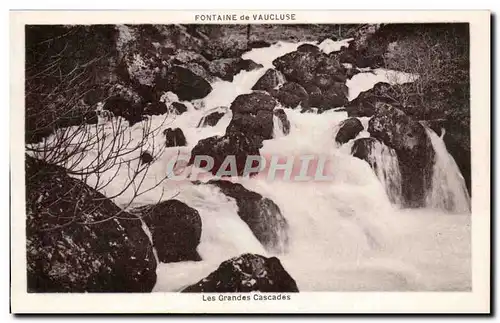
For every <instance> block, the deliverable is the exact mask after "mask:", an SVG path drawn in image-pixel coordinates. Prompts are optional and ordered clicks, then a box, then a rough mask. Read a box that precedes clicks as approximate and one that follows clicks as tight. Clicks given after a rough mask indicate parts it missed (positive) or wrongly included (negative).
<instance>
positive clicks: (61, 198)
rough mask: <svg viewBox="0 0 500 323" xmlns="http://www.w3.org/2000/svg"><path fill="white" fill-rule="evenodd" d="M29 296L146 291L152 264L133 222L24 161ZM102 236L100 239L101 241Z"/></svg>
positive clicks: (57, 174) (152, 278)
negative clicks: (35, 293) (39, 293)
mask: <svg viewBox="0 0 500 323" xmlns="http://www.w3.org/2000/svg"><path fill="white" fill-rule="evenodd" d="M26 214H27V217H26V252H27V254H26V256H27V276H28V277H27V278H28V281H27V282H28V292H63V293H64V292H66V293H67V292H72V293H83V292H114V293H119V292H150V291H151V290H152V289H153V287H154V285H155V283H156V260H155V258H154V254H153V250H152V246H151V243H150V241H149V239H148V237H147V235H146V234H145V232H144V231H143V229H142V227H141V222H140V221H139V219H137V217H135V216H133V215H132V214H130V213H128V212H124V211H123V210H121V209H120V208H119V207H118V206H116V205H115V204H114V203H113V202H111V201H110V200H109V199H108V198H106V197H105V196H104V195H102V194H101V193H99V192H98V191H96V190H94V189H92V188H91V187H89V186H88V185H86V184H85V183H83V182H81V181H79V180H77V179H74V178H72V177H69V176H68V175H67V174H66V171H65V170H64V169H63V168H61V167H58V166H53V165H49V164H46V163H45V162H42V161H39V160H36V159H33V158H31V157H28V156H26ZM103 237H105V238H103Z"/></svg>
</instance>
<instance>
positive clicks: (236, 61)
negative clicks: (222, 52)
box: [208, 57, 262, 82]
mask: <svg viewBox="0 0 500 323" xmlns="http://www.w3.org/2000/svg"><path fill="white" fill-rule="evenodd" d="M261 67H262V65H260V64H257V63H255V62H254V61H252V60H251V59H242V58H239V57H238V58H223V59H218V60H214V61H211V62H210V63H209V65H208V71H209V72H210V73H211V74H212V75H215V76H217V77H220V78H221V79H223V80H224V81H229V82H232V81H233V79H234V76H235V75H236V74H238V73H239V72H241V71H252V70H254V69H257V68H261Z"/></svg>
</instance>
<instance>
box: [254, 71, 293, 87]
mask: <svg viewBox="0 0 500 323" xmlns="http://www.w3.org/2000/svg"><path fill="white" fill-rule="evenodd" d="M284 79H285V77H284V76H283V75H282V74H281V72H279V71H277V70H275V69H273V68H270V69H268V70H267V71H266V72H265V73H264V75H262V76H261V77H260V78H259V80H258V81H257V83H255V85H254V86H253V87H252V90H262V91H267V92H271V91H272V90H273V89H275V88H276V87H277V86H278V85H279V84H280V83H281V82H282V81H283V80H284Z"/></svg>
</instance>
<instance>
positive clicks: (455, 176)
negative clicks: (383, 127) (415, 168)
mask: <svg viewBox="0 0 500 323" xmlns="http://www.w3.org/2000/svg"><path fill="white" fill-rule="evenodd" d="M424 127H425V131H426V132H427V136H429V139H430V141H431V144H432V148H434V152H435V161H434V167H433V172H432V184H431V188H430V190H429V191H428V192H427V195H426V204H427V206H428V207H432V208H437V209H442V210H447V211H450V212H454V213H469V212H470V197H469V192H468V191H467V186H466V185H465V180H464V178H463V176H462V174H461V173H460V169H459V168H458V165H457V163H456V162H455V160H454V159H453V157H452V156H451V155H450V153H449V152H448V150H447V149H446V145H445V143H444V141H443V139H442V138H441V137H439V136H438V135H437V134H436V133H435V132H434V131H433V130H432V129H430V128H429V127H427V126H424ZM443 135H444V132H443Z"/></svg>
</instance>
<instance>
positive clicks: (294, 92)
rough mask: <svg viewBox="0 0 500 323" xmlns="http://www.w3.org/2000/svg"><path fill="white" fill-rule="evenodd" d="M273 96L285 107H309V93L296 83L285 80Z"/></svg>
mask: <svg viewBox="0 0 500 323" xmlns="http://www.w3.org/2000/svg"><path fill="white" fill-rule="evenodd" d="M274 97H275V98H276V99H277V100H278V101H279V102H280V103H281V104H282V105H283V106H284V107H287V108H296V107H297V106H299V105H300V106H301V107H303V108H307V107H309V95H308V94H307V92H306V90H305V89H304V88H303V87H302V86H300V85H299V84H297V83H294V82H287V83H285V84H284V85H283V86H282V87H281V88H280V89H279V90H278V91H276V93H275V94H274Z"/></svg>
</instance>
